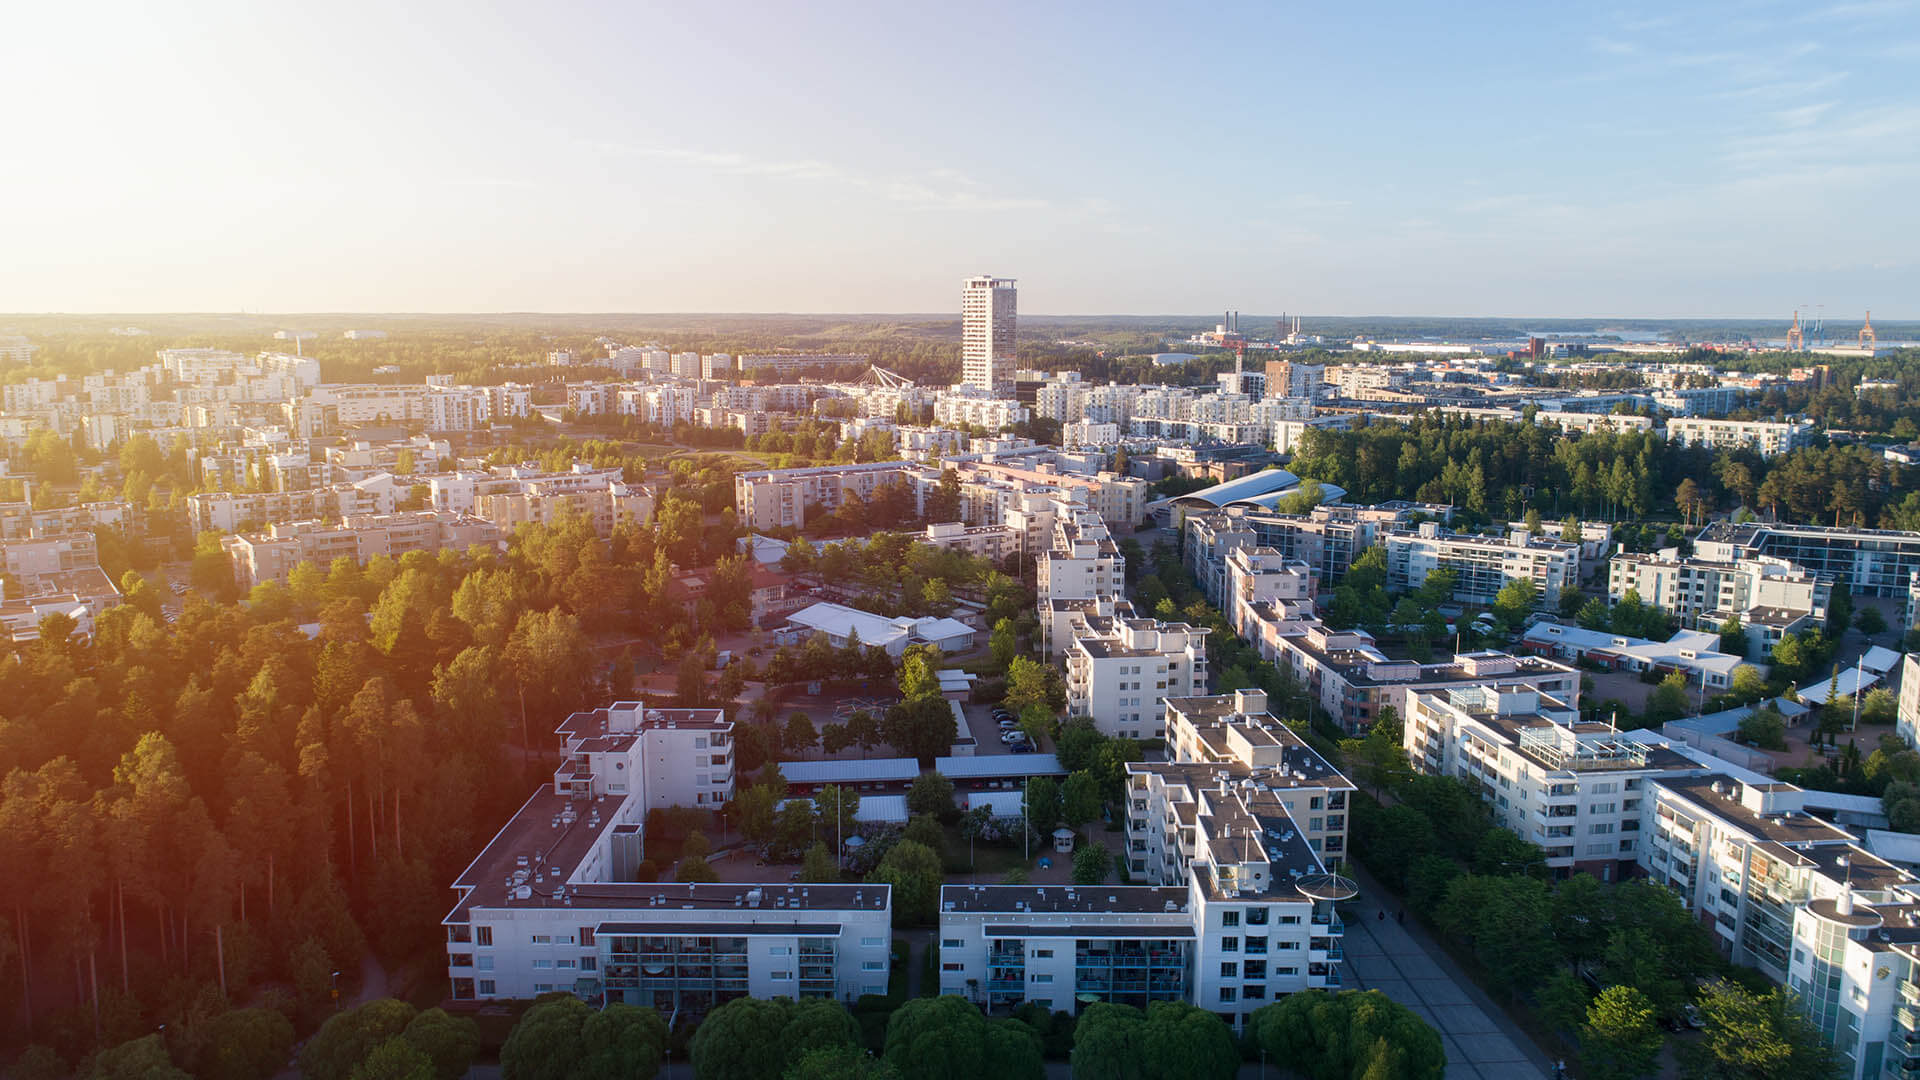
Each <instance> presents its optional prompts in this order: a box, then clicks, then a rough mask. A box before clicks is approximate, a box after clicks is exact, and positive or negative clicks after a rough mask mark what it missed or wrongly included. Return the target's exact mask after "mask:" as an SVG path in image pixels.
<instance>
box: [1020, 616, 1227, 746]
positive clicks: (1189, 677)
mask: <svg viewBox="0 0 1920 1080" xmlns="http://www.w3.org/2000/svg"><path fill="white" fill-rule="evenodd" d="M1208 633H1209V631H1208V630H1207V629H1206V628H1205V627H1198V626H1189V625H1187V624H1186V623H1163V622H1161V621H1159V620H1158V619H1142V618H1129V617H1126V616H1125V615H1121V614H1117V613H1116V614H1113V615H1107V614H1100V613H1098V612H1088V613H1083V614H1081V615H1079V616H1078V617H1076V618H1075V619H1074V620H1073V623H1072V627H1071V629H1070V630H1069V632H1068V636H1067V638H1066V640H1065V642H1064V644H1060V651H1061V654H1062V655H1063V656H1064V657H1065V660H1066V666H1067V712H1068V713H1069V714H1070V715H1073V716H1086V717H1091V718H1092V719H1093V723H1094V726H1095V727H1096V728H1099V729H1100V731H1101V732H1103V733H1104V734H1107V735H1113V736H1121V737H1124V738H1129V739H1157V738H1160V737H1161V736H1162V735H1164V734H1165V733H1166V725H1165V717H1164V716H1163V715H1162V714H1163V711H1164V710H1163V709H1162V708H1161V704H1162V702H1164V701H1165V700H1166V699H1167V698H1170V697H1195V696H1198V695H1199V694H1201V693H1203V692H1205V690H1206V688H1207V634H1208ZM1056 644H1059V643H1058V642H1056Z"/></svg>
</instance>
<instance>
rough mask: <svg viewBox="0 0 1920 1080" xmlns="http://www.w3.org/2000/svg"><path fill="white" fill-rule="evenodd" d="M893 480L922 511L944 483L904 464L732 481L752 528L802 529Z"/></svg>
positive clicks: (824, 468)
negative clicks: (928, 495) (928, 494)
mask: <svg viewBox="0 0 1920 1080" xmlns="http://www.w3.org/2000/svg"><path fill="white" fill-rule="evenodd" d="M889 480H901V481H904V482H905V483H906V484H907V485H908V486H909V487H910V488H912V489H913V491H914V493H915V508H916V512H917V511H918V508H919V506H920V505H922V503H921V499H922V498H923V497H924V493H925V491H926V490H927V488H929V487H930V486H933V485H937V484H939V482H940V473H939V471H938V470H936V469H931V468H928V467H927V466H925V465H916V464H913V463H911V462H905V461H875V462H869V463H866V464H862V465H819V466H813V467H810V468H799V469H763V470H760V471H757V472H743V473H738V474H736V475H735V476H734V478H733V508H734V513H735V514H736V515H737V517H738V519H739V522H740V524H741V526H743V527H745V528H747V529H777V528H794V529H797V528H800V527H802V526H804V525H805V524H806V523H807V515H808V514H810V513H831V512H833V511H834V510H835V509H838V508H839V506H840V503H841V501H842V500H843V499H845V498H846V496H847V493H849V492H858V493H859V494H860V496H861V497H862V498H866V497H868V496H871V495H872V494H873V489H874V488H876V487H879V486H880V485H881V484H883V483H885V482H887V481H889ZM983 524H985V523H983Z"/></svg>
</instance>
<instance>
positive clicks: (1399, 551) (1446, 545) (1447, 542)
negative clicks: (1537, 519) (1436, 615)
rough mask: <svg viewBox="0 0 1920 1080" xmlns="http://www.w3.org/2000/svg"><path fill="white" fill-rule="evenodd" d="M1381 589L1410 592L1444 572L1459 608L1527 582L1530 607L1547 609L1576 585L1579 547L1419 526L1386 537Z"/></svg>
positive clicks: (1518, 533)
mask: <svg viewBox="0 0 1920 1080" xmlns="http://www.w3.org/2000/svg"><path fill="white" fill-rule="evenodd" d="M1386 542H1387V585H1388V587H1389V588H1392V589H1395V590H1402V591H1404V590H1407V589H1416V588H1419V587H1420V585H1421V584H1422V583H1423V582H1425V581H1426V580H1427V574H1428V573H1429V572H1431V571H1433V570H1436V569H1439V568H1442V567H1445V568H1447V569H1449V570H1452V571H1454V573H1456V574H1457V575H1459V576H1458V579H1457V581H1456V583H1455V585H1454V588H1453V599H1454V600H1455V601H1457V602H1459V603H1462V604H1481V605H1486V604H1491V603H1493V598H1494V596H1495V595H1496V594H1498V593H1499V592H1500V590H1501V588H1503V587H1504V586H1505V585H1506V584H1507V583H1508V582H1510V581H1516V580H1520V579H1527V580H1530V581H1532V582H1533V584H1534V587H1535V589H1536V590H1537V600H1536V601H1535V606H1536V607H1540V608H1545V609H1549V610H1551V609H1552V608H1554V607H1555V606H1556V605H1558V604H1559V602H1560V590H1561V589H1563V588H1567V587H1570V586H1578V584H1579V581H1580V545H1578V544H1570V543H1567V542H1565V541H1562V540H1548V539H1545V538H1543V537H1537V536H1533V535H1531V534H1529V533H1528V532H1526V531H1525V530H1524V529H1516V530H1514V531H1513V532H1511V533H1510V534H1509V535H1508V536H1506V537H1505V538H1501V537H1490V536H1471V535H1467V534H1463V533H1449V532H1443V531H1442V530H1441V528H1440V525H1439V523H1438V522H1432V521H1428V522H1422V523H1421V524H1420V527H1419V529H1418V531H1415V532H1406V531H1396V532H1391V533H1388V534H1387V538H1386Z"/></svg>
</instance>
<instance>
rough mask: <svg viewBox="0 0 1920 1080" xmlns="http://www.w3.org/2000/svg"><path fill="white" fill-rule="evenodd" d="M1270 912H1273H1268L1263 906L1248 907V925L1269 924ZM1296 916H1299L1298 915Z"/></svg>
mask: <svg viewBox="0 0 1920 1080" xmlns="http://www.w3.org/2000/svg"><path fill="white" fill-rule="evenodd" d="M1269 914H1271V913H1270V912H1268V911H1267V909H1266V908H1263V907H1256V908H1248V909H1247V925H1248V926H1265V925H1267V916H1268V915H1269ZM1296 918H1298V917H1297V916H1296Z"/></svg>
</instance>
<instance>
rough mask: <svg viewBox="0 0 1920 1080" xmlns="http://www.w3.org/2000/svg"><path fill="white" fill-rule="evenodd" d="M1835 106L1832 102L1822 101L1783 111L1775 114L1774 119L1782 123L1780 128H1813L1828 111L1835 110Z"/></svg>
mask: <svg viewBox="0 0 1920 1080" xmlns="http://www.w3.org/2000/svg"><path fill="white" fill-rule="evenodd" d="M1833 105H1834V103H1833V102H1831V101H1821V102H1817V103H1815V104H1812V105H1801V106H1799V107H1797V108H1792V109H1782V110H1781V111H1779V112H1777V113H1775V114H1774V118H1775V119H1776V120H1778V121H1779V122H1780V126H1782V127H1789V128H1803V127H1812V126H1813V125H1814V124H1817V123H1819V122H1820V117H1822V116H1824V115H1825V114H1826V112H1827V110H1828V109H1831V108H1833Z"/></svg>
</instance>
